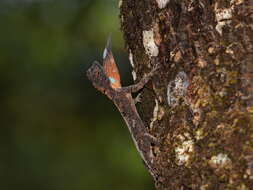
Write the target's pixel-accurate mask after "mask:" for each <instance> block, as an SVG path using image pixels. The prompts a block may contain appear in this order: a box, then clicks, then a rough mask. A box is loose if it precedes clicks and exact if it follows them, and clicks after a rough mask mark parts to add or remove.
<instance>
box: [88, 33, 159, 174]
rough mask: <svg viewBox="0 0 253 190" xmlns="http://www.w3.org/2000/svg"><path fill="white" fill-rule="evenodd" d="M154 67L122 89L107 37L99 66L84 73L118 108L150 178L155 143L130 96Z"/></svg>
mask: <svg viewBox="0 0 253 190" xmlns="http://www.w3.org/2000/svg"><path fill="white" fill-rule="evenodd" d="M158 68H159V67H155V68H154V69H153V70H152V71H151V72H150V73H148V74H147V75H146V76H145V77H143V78H142V79H141V80H140V81H139V82H138V83H136V84H134V85H130V86H127V87H122V86H121V82H120V74H119V71H118V68H117V65H116V63H115V61H114V57H113V54H112V50H111V37H109V38H108V40H107V45H106V47H105V49H104V52H103V66H102V65H100V63H99V62H98V61H94V62H93V64H92V65H91V67H90V68H89V69H88V70H87V77H88V79H89V80H90V81H91V82H92V84H93V86H94V87H95V88H96V89H97V90H99V91H100V92H102V93H103V94H105V95H106V96H107V97H108V98H109V99H111V100H112V101H113V102H114V104H115V105H116V107H117V108H118V110H119V112H120V113H121V116H122V117H123V119H124V120H125V123H126V124H127V127H128V129H129V132H130V134H131V136H132V139H133V141H134V144H135V146H136V149H137V150H138V152H139V153H140V155H141V158H142V160H143V161H144V163H145V166H146V167H147V169H148V171H149V173H150V174H151V176H153V177H154V178H156V172H155V167H154V163H153V156H152V155H153V154H152V146H153V145H154V144H157V143H158V140H157V139H156V138H155V137H154V136H152V135H151V134H150V133H149V132H148V130H147V128H146V127H145V125H144V123H143V121H142V119H141V118H140V116H139V114H138V111H137V109H136V106H135V101H134V99H133V97H132V93H134V92H138V91H139V90H141V89H142V88H144V86H145V84H146V83H147V82H148V81H149V80H150V79H151V78H152V77H153V76H154V74H155V73H156V72H157V70H158Z"/></svg>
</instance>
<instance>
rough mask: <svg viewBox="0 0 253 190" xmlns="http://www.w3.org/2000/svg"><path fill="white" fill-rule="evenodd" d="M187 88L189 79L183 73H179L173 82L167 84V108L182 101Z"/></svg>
mask: <svg viewBox="0 0 253 190" xmlns="http://www.w3.org/2000/svg"><path fill="white" fill-rule="evenodd" d="M188 86H189V79H188V77H187V75H186V73H185V72H184V71H181V72H179V73H178V74H177V75H176V77H175V80H173V81H171V82H169V84H168V87H167V101H168V104H169V106H171V107H175V106H177V105H179V102H180V101H179V100H180V99H184V100H185V96H186V93H187V88H188Z"/></svg>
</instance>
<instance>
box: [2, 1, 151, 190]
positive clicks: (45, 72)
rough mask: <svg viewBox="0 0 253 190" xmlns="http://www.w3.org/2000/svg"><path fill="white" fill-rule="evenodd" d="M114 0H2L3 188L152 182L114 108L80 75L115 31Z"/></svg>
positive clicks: (126, 74) (71, 188)
mask: <svg viewBox="0 0 253 190" xmlns="http://www.w3.org/2000/svg"><path fill="white" fill-rule="evenodd" d="M118 14H119V10H118V2H117V0H58V1H57V0H1V1H0V92H1V93H0V106H1V111H0V115H1V126H0V129H1V131H0V135H1V136H0V146H1V147H0V175H1V176H0V189H3V190H16V189H19V190H35V189H36V190H51V189H52V190H86V189H87V190H90V189H91V190H93V189H94V190H96V189H98V190H107V189H119V190H129V189H131V190H135V189H136V190H137V189H141V190H142V189H145V190H146V189H154V188H153V184H152V180H151V178H150V177H149V176H148V174H147V172H146V170H145V168H144V165H143V164H142V161H141V160H140V157H139V155H138V153H137V151H136V150H135V147H134V145H133V143H132V141H131V139H130V135H129V133H128V131H127V127H126V125H125V124H124V122H123V119H122V118H121V116H120V114H119V113H118V111H117V110H116V108H115V107H114V105H113V104H112V102H111V101H110V100H108V99H107V98H106V97H105V96H104V95H102V94H100V93H99V92H97V91H96V90H95V89H94V88H93V87H92V86H91V83H90V82H89V81H88V80H87V78H86V76H85V70H87V68H88V67H89V66H90V64H91V63H92V62H93V61H94V60H99V61H101V58H102V52H103V48H104V45H105V43H106V39H107V36H108V35H109V34H110V33H111V34H112V38H113V51H114V56H115V58H116V60H117V62H118V63H120V72H121V75H122V81H123V84H124V85H128V84H130V83H132V79H131V73H130V72H131V71H130V66H129V65H130V64H129V61H128V59H127V52H126V51H125V50H124V42H123V39H122V33H121V31H120V24H119V17H118Z"/></svg>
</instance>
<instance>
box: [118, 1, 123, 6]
mask: <svg viewBox="0 0 253 190" xmlns="http://www.w3.org/2000/svg"><path fill="white" fill-rule="evenodd" d="M122 3H123V0H119V3H118V6H119V8H120V7H121V6H122Z"/></svg>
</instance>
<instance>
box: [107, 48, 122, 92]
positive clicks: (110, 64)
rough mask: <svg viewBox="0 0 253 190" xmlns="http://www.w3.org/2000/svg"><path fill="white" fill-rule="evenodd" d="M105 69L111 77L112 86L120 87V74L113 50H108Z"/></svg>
mask: <svg viewBox="0 0 253 190" xmlns="http://www.w3.org/2000/svg"><path fill="white" fill-rule="evenodd" d="M103 67H104V71H105V74H106V75H107V77H108V78H109V80H110V82H111V87H112V88H120V87H121V84H120V75H119V70H118V68H117V65H116V63H115V61H114V58H113V55H112V53H111V52H108V54H107V55H106V57H105V59H104V64H103Z"/></svg>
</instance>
